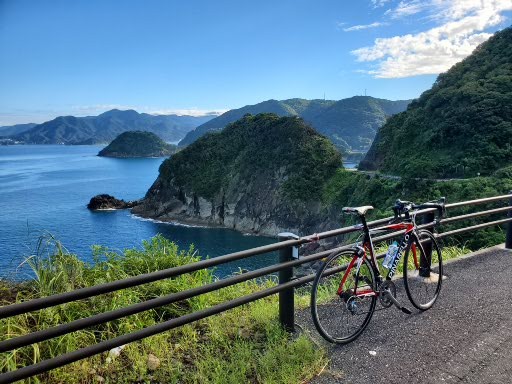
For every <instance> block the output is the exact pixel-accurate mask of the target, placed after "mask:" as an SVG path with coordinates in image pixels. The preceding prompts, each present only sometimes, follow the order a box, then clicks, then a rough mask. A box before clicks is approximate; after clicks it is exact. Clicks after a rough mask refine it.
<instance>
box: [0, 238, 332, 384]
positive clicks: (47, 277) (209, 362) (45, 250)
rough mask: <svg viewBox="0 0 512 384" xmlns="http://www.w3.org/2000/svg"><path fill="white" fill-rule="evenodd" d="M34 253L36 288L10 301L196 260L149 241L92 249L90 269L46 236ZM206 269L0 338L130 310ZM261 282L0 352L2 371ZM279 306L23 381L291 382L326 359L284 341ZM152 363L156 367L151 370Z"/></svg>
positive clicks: (244, 310)
mask: <svg viewBox="0 0 512 384" xmlns="http://www.w3.org/2000/svg"><path fill="white" fill-rule="evenodd" d="M39 245H40V247H39V248H40V252H38V254H37V255H36V256H34V257H31V258H30V259H29V260H28V261H27V262H28V263H29V265H30V267H31V268H32V270H33V272H34V275H35V278H34V280H32V281H30V282H27V283H25V284H23V285H20V286H18V289H19V291H18V292H16V294H15V295H13V294H12V293H13V292H14V291H12V290H11V288H10V287H9V288H5V289H6V292H9V293H10V296H9V295H6V296H4V304H5V301H7V302H8V303H12V302H21V301H25V300H29V299H34V298H39V297H44V296H48V295H52V294H56V293H62V292H68V291H71V290H74V289H79V288H83V287H87V286H92V285H96V284H101V283H106V282H109V281H114V280H118V279H122V278H126V277H129V276H135V275H139V274H142V273H148V272H152V271H156V270H161V269H166V268H171V267H175V266H180V265H184V264H188V263H193V262H197V261H198V260H199V259H200V257H199V256H198V255H196V253H195V250H194V248H193V247H191V248H190V249H188V250H179V249H178V247H177V246H176V245H175V244H174V243H172V242H170V241H168V240H166V239H165V238H163V237H162V236H156V237H154V238H153V239H151V240H149V241H145V242H143V247H142V249H129V250H126V251H124V252H123V253H117V252H112V251H110V250H109V249H107V248H103V247H95V248H94V251H93V254H94V262H93V263H91V264H88V263H85V262H83V261H81V260H79V259H78V258H77V257H76V256H75V255H72V254H69V252H67V251H66V250H65V249H64V248H63V247H62V245H61V244H60V243H58V242H57V241H55V239H53V238H51V237H50V238H46V239H44V240H42V241H41V242H40V244H39ZM213 280H214V276H213V272H212V271H211V270H200V271H196V272H193V273H189V274H185V275H182V276H178V277H175V278H171V279H165V280H161V281H157V282H153V283H149V284H145V285H142V286H139V287H133V288H129V289H124V290H121V291H117V292H113V293H110V294H104V295H100V296H96V297H92V298H89V299H85V300H80V301H76V302H72V303H67V304H64V305H60V306H56V307H52V308H48V309H45V310H41V311H37V312H33V313H29V314H24V315H19V316H15V317H12V318H9V319H5V320H1V321H0V338H1V340H5V339H9V338H13V337H16V336H21V335H25V334H28V333H30V332H33V331H35V330H41V329H46V328H49V327H53V326H56V325H58V324H62V323H66V322H70V321H73V320H76V319H80V318H84V317H87V316H90V315H94V314H97V313H102V312H106V311H111V310H114V309H117V308H121V307H124V306H127V305H130V304H133V303H138V302H141V301H146V300H149V299H152V298H155V297H159V296H162V295H166V294H170V293H172V292H178V291H182V290H185V289H189V288H192V287H197V286H201V285H204V284H208V283H210V282H212V281H213ZM272 284H274V283H272V282H271V281H270V280H269V281H266V282H261V281H259V282H256V281H248V282H245V283H242V284H238V285H236V286H232V287H227V288H224V289H222V290H219V291H215V292H212V293H209V294H206V295H202V296H198V297H195V298H191V299H189V300H184V301H181V302H179V303H174V304H171V305H167V306H165V307H161V308H157V309H154V310H149V311H146V312H142V313H139V314H136V315H132V316H129V317H126V318H122V319H119V320H115V321H111V322H109V323H106V324H102V325H99V326H96V327H94V328H92V329H87V330H83V331H78V332H74V333H72V334H69V335H65V336H62V337H58V338H55V339H52V340H48V341H45V342H42V343H39V344H34V345H31V346H28V347H24V348H20V349H17V350H14V351H11V352H8V353H3V354H0V371H1V372H6V371H10V370H14V369H16V368H20V367H23V366H26V365H29V364H33V363H37V362H39V361H42V360H45V359H49V358H52V357H55V356H58V355H62V354H64V353H67V352H71V351H74V350H76V349H79V348H82V347H85V346H88V345H91V344H94V343H97V342H100V341H102V340H107V339H111V338H113V337H116V336H119V335H122V334H126V333H129V332H133V331H136V330H138V329H142V328H145V327H148V326H151V325H153V324H156V323H158V322H161V321H165V320H168V319H170V318H175V317H178V316H180V315H183V314H185V313H189V312H192V311H196V310H199V309H203V308H207V307H210V306H212V305H215V304H217V303H220V302H223V301H226V300H228V299H231V298H235V297H239V296H241V295H243V294H247V293H252V292H255V291H258V290H261V289H264V288H265V286H270V285H272ZM277 307H278V306H277V298H276V297H275V296H272V297H268V298H265V299H262V300H259V301H257V302H254V303H251V304H248V305H245V306H243V307H239V308H235V309H233V310H230V311H228V312H224V313H222V314H220V315H217V316H213V317H210V318H207V319H204V320H202V321H199V322H196V323H193V324H189V325H186V326H183V327H180V328H177V329H175V330H171V331H168V332H164V333H161V334H158V335H155V336H152V337H149V338H146V339H144V340H141V341H140V342H134V343H131V344H129V345H127V346H126V347H125V348H123V349H122V350H121V352H120V354H119V355H118V356H115V355H113V354H112V353H110V354H109V353H103V354H100V355H96V356H94V357H91V358H88V359H84V360H81V361H78V362H75V363H73V364H70V365H68V366H65V367H62V368H59V369H56V370H53V371H50V372H48V373H45V374H43V375H40V376H38V377H34V378H32V379H29V380H27V382H45V383H92V382H110V383H125V382H162V383H244V382H250V383H296V382H299V381H301V380H304V379H307V378H309V377H310V376H311V375H313V374H314V373H315V372H317V371H318V370H319V369H320V368H321V367H322V366H323V365H324V360H325V355H324V352H323V351H322V350H320V349H318V348H316V347H314V346H313V343H312V342H311V341H310V340H309V339H308V338H306V337H305V336H300V337H298V338H296V339H290V338H289V335H288V334H287V333H286V332H284V331H283V330H282V329H281V327H280V325H279V322H278V320H277V318H278V315H277ZM155 361H156V362H157V363H156V364H155Z"/></svg>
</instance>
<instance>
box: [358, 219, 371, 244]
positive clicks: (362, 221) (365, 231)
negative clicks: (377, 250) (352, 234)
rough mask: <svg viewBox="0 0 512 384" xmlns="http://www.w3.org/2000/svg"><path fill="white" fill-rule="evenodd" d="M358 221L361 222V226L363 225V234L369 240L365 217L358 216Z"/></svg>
mask: <svg viewBox="0 0 512 384" xmlns="http://www.w3.org/2000/svg"><path fill="white" fill-rule="evenodd" d="M359 219H360V220H361V224H363V232H364V235H365V237H366V238H367V239H369V238H370V229H369V228H368V224H367V222H366V216H365V215H359Z"/></svg>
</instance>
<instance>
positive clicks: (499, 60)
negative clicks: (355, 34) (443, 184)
mask: <svg viewBox="0 0 512 384" xmlns="http://www.w3.org/2000/svg"><path fill="white" fill-rule="evenodd" d="M511 145H512V29H511V28H507V29H505V30H503V31H501V32H497V33H496V34H495V35H494V36H492V37H491V38H490V39H489V40H488V41H487V42H485V43H483V44H481V45H480V46H479V47H478V48H477V49H476V50H475V51H474V52H473V54H472V55H470V56H468V57H467V58H466V59H464V60H463V61H462V62H460V63H458V64H456V65H454V66H453V67H452V68H451V69H450V70H449V71H448V72H446V73H443V74H441V75H439V77H438V78H437V80H436V82H435V83H434V85H433V87H432V88H431V89H430V90H428V91H426V92H424V93H423V94H422V95H421V97H420V98H419V99H418V100H415V101H413V102H412V103H411V104H410V105H409V107H408V108H407V111H406V112H403V113H400V114H398V115H395V116H393V117H392V118H391V119H389V120H388V122H387V123H386V124H385V125H384V126H383V127H382V128H381V129H380V130H379V132H378V134H377V136H376V138H375V141H374V143H373V145H372V147H371V149H370V151H369V152H368V154H367V156H366V158H365V159H364V161H363V162H361V163H360V168H361V169H370V170H375V169H378V170H380V171H382V172H384V173H390V174H396V175H402V176H412V177H465V178H467V177H475V176H477V175H479V174H480V175H488V174H490V173H492V172H493V171H495V170H497V169H499V168H502V167H505V166H507V165H510V164H512V146H511Z"/></svg>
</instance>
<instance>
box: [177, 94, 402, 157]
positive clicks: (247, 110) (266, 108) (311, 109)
mask: <svg viewBox="0 0 512 384" xmlns="http://www.w3.org/2000/svg"><path fill="white" fill-rule="evenodd" d="M410 101H411V100H397V101H390V100H385V99H378V98H374V97H371V96H353V97H350V98H347V99H341V100H337V101H336V100H322V99H313V100H307V99H300V98H294V99H286V100H274V99H270V100H266V101H263V102H261V103H258V104H253V105H246V106H244V107H242V108H237V109H232V110H229V111H227V112H225V113H223V114H222V115H220V116H218V117H216V118H214V119H212V120H210V121H208V122H206V123H204V124H202V125H200V126H198V127H197V128H195V129H194V130H192V131H190V132H189V133H187V135H186V136H185V138H183V139H182V140H181V141H180V142H179V144H178V145H179V146H186V145H189V144H191V143H193V142H194V141H195V140H197V139H198V138H199V137H201V136H202V135H204V134H205V133H207V132H210V131H218V130H221V129H223V128H224V127H225V126H226V125H227V124H229V123H233V122H234V121H236V120H238V119H240V118H242V117H243V116H244V115H246V114H252V115H256V114H258V113H275V114H276V115H278V116H299V117H302V118H303V119H304V120H305V121H306V122H307V123H308V124H310V125H311V126H312V127H313V128H315V129H316V130H317V131H318V132H320V133H321V134H323V135H325V136H327V137H328V138H329V139H331V140H332V141H333V143H334V144H335V145H336V146H337V147H338V148H339V149H342V150H363V151H364V150H367V149H368V148H369V145H370V143H371V142H372V140H373V138H374V136H375V134H376V132H377V129H378V128H379V127H380V126H381V125H382V124H383V123H384V122H385V121H386V119H387V117H389V116H390V115H391V114H393V113H397V112H400V111H403V110H405V108H406V106H407V105H408V104H409V103H410Z"/></svg>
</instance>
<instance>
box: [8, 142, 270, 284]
mask: <svg viewBox="0 0 512 384" xmlns="http://www.w3.org/2000/svg"><path fill="white" fill-rule="evenodd" d="M101 148H102V147H100V146H63V145H19V146H0V277H3V278H10V279H16V280H19V279H25V278H27V277H29V276H30V271H29V269H28V268H27V267H26V265H25V264H23V261H24V260H26V258H27V257H29V256H30V255H33V254H34V252H35V251H36V248H37V243H38V239H39V238H40V236H41V235H45V234H46V235H48V234H51V235H52V236H54V237H55V238H56V239H57V240H59V241H60V242H61V243H62V244H63V245H64V247H65V248H66V249H67V250H68V251H69V252H71V253H74V254H76V255H78V256H79V257H80V258H81V259H82V260H84V261H88V262H92V252H91V247H92V246H93V245H102V246H106V247H108V248H110V249H112V250H118V251H120V252H122V251H123V250H124V249H127V248H133V247H141V244H142V241H143V240H146V239H150V238H151V237H153V236H155V235H156V234H159V233H160V234H162V235H163V236H165V237H166V238H168V239H170V240H172V241H174V242H175V243H177V244H178V245H179V246H180V247H182V248H187V249H188V247H189V246H190V244H194V246H195V247H196V249H197V250H198V251H199V254H200V255H201V256H202V257H206V256H209V257H216V256H219V255H223V254H226V253H230V252H235V251H239V250H243V249H247V248H251V247H256V246H260V245H264V244H269V243H273V242H275V241H276V239H273V238H268V237H260V236H250V235H244V234H241V233H239V232H236V231H232V230H229V229H221V228H204V227H190V226H183V225H176V224H169V223H159V222H154V221H149V220H143V219H140V218H137V217H135V216H133V215H131V214H130V212H129V210H121V211H102V212H91V211H89V210H88V209H87V208H86V205H87V203H88V202H89V200H90V198H91V197H93V196H95V195H97V194H100V193H108V194H111V195H113V196H115V197H117V198H120V199H124V200H135V199H139V198H141V197H143V196H144V194H145V193H146V191H147V190H148V188H149V187H150V186H151V184H152V183H153V182H154V181H155V179H156V177H157V175H158V167H159V166H160V164H161V163H162V161H163V160H164V159H162V158H149V159H113V158H105V157H98V156H96V155H97V153H98V152H99V151H100V150H101ZM276 257H277V256H276V254H267V255H261V256H255V257H252V258H250V259H246V260H241V261H237V262H235V263H230V264H229V265H225V266H221V267H218V268H217V270H216V274H217V275H219V276H225V275H227V274H230V273H232V272H235V271H238V269H239V268H243V269H254V268H257V267H261V266H265V265H269V264H272V263H274V262H275V260H276ZM22 264H23V266H22V267H20V265H22Z"/></svg>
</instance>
